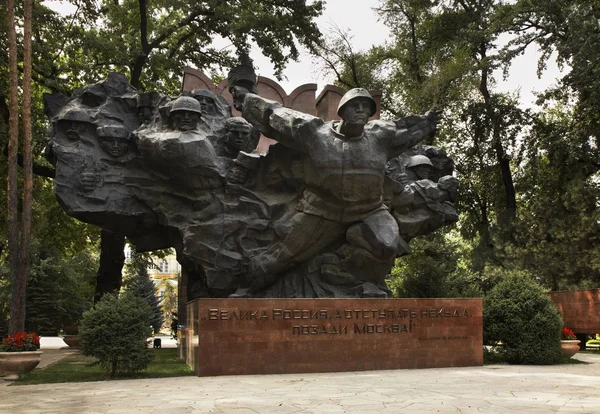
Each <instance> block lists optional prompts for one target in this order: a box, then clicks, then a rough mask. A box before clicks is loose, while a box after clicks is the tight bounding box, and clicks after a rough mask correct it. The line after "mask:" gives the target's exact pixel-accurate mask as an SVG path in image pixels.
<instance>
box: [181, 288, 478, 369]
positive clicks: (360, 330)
mask: <svg viewBox="0 0 600 414" xmlns="http://www.w3.org/2000/svg"><path fill="white" fill-rule="evenodd" d="M188 321H189V325H188V326H190V329H189V331H188V332H187V334H186V338H185V344H184V347H185V351H184V355H185V356H186V362H187V363H188V365H190V366H191V367H193V368H194V369H195V372H196V373H197V374H198V375H199V376H213V375H238V374H239V375H246V374H283V373H300V372H338V371H362V370H381V369H399V368H441V367H458V366H473V365H482V364H483V335H482V302H481V299H197V300H195V301H192V302H190V303H188Z"/></svg>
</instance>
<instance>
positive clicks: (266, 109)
mask: <svg viewBox="0 0 600 414" xmlns="http://www.w3.org/2000/svg"><path fill="white" fill-rule="evenodd" d="M236 92H239V91H236ZM242 93H243V92H242ZM238 99H239V95H238ZM242 99H243V104H242V105H241V111H242V116H243V117H244V118H245V119H246V120H247V121H248V122H250V123H251V124H252V125H253V126H254V127H255V128H256V129H258V130H259V131H260V132H261V133H262V134H263V135H264V136H266V137H269V138H272V139H274V140H276V141H278V142H280V143H281V144H282V145H284V146H286V147H290V148H292V149H294V150H297V151H300V152H306V149H307V146H309V145H310V144H311V141H312V140H313V139H316V137H317V134H316V131H317V129H318V128H319V127H320V126H322V125H323V123H324V122H323V120H322V119H320V118H317V117H314V116H312V115H308V114H305V113H302V112H299V111H295V110H293V109H289V108H285V107H284V106H283V105H281V104H280V103H279V102H275V101H271V100H269V99H265V98H262V97H260V96H258V95H255V94H252V93H245V95H244V96H243V98H242Z"/></svg>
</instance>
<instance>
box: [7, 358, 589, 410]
mask: <svg viewBox="0 0 600 414" xmlns="http://www.w3.org/2000/svg"><path fill="white" fill-rule="evenodd" d="M577 358H578V359H580V360H582V361H586V362H589V364H571V365H554V366H515V365H513V366H511V365H490V366H485V367H472V368H445V369H423V370H396V371H368V372H351V373H333V374H293V375H262V376H258V375H257V376H225V377H207V378H197V377H179V378H170V379H151V380H122V381H105V382H88V383H71V384H48V385H28V386H12V387H8V386H7V385H6V383H4V384H0V413H23V414H26V413H32V414H33V413H35V414H38V413H44V414H48V413H90V414H92V413H102V414H118V413H137V412H143V413H147V414H149V413H169V414H179V413H343V412H348V413H352V412H360V413H363V414H367V413H511V412H519V413H552V412H558V413H600V355H592V354H582V353H580V354H577Z"/></svg>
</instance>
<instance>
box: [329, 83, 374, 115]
mask: <svg viewBox="0 0 600 414" xmlns="http://www.w3.org/2000/svg"><path fill="white" fill-rule="evenodd" d="M356 98H367V99H368V100H369V102H371V113H370V114H369V117H372V116H373V115H375V112H377V102H375V99H373V97H372V96H371V94H370V93H369V91H368V90H366V89H364V88H354V89H350V90H349V91H348V92H346V93H345V94H344V96H342V100H341V101H340V104H339V105H338V109H337V114H338V116H342V110H343V108H344V105H346V104H347V103H348V102H350V101H351V100H353V99H356Z"/></svg>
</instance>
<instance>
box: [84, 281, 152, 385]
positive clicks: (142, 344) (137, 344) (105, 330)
mask: <svg viewBox="0 0 600 414" xmlns="http://www.w3.org/2000/svg"><path fill="white" fill-rule="evenodd" d="M149 313H150V312H149V309H148V305H147V304H146V303H145V302H144V300H143V299H141V298H139V297H138V296H136V295H133V294H131V293H124V294H122V295H118V294H116V293H112V294H106V295H104V296H103V297H102V299H101V300H100V302H98V303H97V304H96V307H95V308H93V309H90V310H89V311H87V312H86V313H85V314H84V316H83V320H82V322H81V328H80V330H79V334H80V336H81V352H82V353H83V354H84V355H89V356H92V357H94V358H96V363H97V364H99V365H100V366H102V367H103V368H104V369H106V370H107V371H108V372H110V376H111V377H114V376H115V375H116V374H117V373H119V372H121V373H125V374H129V373H133V372H137V371H140V370H142V369H144V368H146V367H147V366H148V364H149V363H150V361H151V360H152V355H151V354H150V349H148V346H147V345H146V338H147V337H148V336H150V334H151V328H150V318H149V316H148V315H149Z"/></svg>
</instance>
